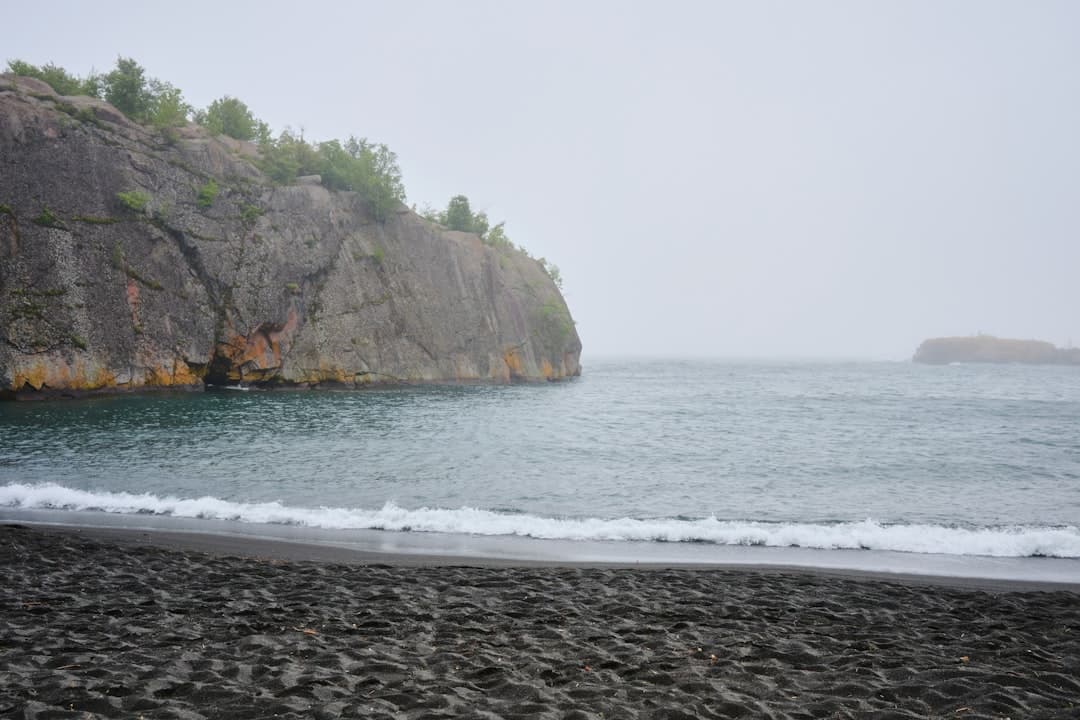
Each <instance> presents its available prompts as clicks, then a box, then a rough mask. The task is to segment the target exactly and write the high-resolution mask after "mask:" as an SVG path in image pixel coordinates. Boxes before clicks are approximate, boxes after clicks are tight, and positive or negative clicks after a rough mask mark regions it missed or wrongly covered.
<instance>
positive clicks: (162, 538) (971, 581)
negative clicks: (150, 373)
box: [0, 517, 1080, 593]
mask: <svg viewBox="0 0 1080 720" xmlns="http://www.w3.org/2000/svg"><path fill="white" fill-rule="evenodd" d="M4 526H7V527H26V528H29V529H32V530H35V531H40V532H43V533H55V534H58V535H68V536H74V537H81V538H87V539H91V540H96V541H102V542H107V543H114V544H116V545H120V546H131V545H135V546H141V547H154V548H160V549H165V550H174V551H180V552H197V553H205V554H207V555H209V556H213V557H228V558H241V559H247V560H266V559H272V560H278V561H286V562H307V563H320V564H347V565H384V566H392V567H433V568H438V567H472V568H485V569H495V568H541V569H542V568H548V569H597V570H619V569H641V570H663V569H678V570H690V571H730V572H745V573H757V574H765V575H775V574H795V575H807V576H811V577H821V578H838V579H849V580H856V581H866V582H888V583H898V584H903V585H916V586H928V587H946V588H954V589H972V590H983V591H991V592H1055V591H1064V592H1073V593H1080V576H1078V577H1077V578H1076V580H1075V581H1074V582H1061V581H1046V580H1030V579H1010V578H990V577H969V576H959V575H938V574H922V573H914V572H889V571H882V570H869V569H858V568H848V567H818V566H814V565H801V564H794V563H790V564H785V563H774V562H770V563H765V562H759V563H754V562H677V561H676V562H671V561H648V560H645V561H634V562H630V561H618V560H601V561H597V560H575V559H572V558H568V559H534V558H516V557H496V556H490V555H488V556H486V555H480V554H440V553H436V552H413V551H409V552H406V551H400V550H399V551H393V550H372V549H362V548H357V547H350V546H345V545H336V544H329V543H324V542H314V541H307V542H305V541H303V540H297V539H288V538H281V537H272V536H262V537H260V536H257V535H240V534H235V533H223V532H206V531H199V530H190V529H185V530H169V529H148V528H130V527H116V526H91V525H76V524H56V523H49V524H37V523H20V522H18V521H17V520H11V519H6V518H3V517H0V527H4ZM751 550H752V549H751ZM822 552H837V551H822ZM841 552H842V551H841ZM1078 570H1080V568H1078Z"/></svg>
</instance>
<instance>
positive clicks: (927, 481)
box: [0, 360, 1080, 557]
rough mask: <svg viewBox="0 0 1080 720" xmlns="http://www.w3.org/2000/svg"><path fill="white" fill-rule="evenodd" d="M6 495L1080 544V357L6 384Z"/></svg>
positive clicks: (647, 537)
mask: <svg viewBox="0 0 1080 720" xmlns="http://www.w3.org/2000/svg"><path fill="white" fill-rule="evenodd" d="M0 439H2V442H0V507H5V508H7V509H9V510H13V511H17V510H19V509H28V508H51V509H66V510H69V511H70V512H73V513H78V512H87V511H97V512H102V511H104V512H110V513H116V514H121V515H124V514H127V515H132V516H139V515H147V514H164V515H176V516H190V517H203V518H218V519H226V520H231V521H235V522H237V523H253V524H259V523H285V524H293V525H310V526H314V527H326V528H355V527H371V528H384V529H389V530H401V529H409V530H432V531H438V532H446V533H470V534H489V535H501V534H506V535H528V536H536V537H552V538H570V539H604V540H616V541H617V540H639V541H640V540H643V541H655V540H669V541H670V540H680V541H698V542H707V543H719V544H750V545H780V546H784V545H799V546H804V547H807V546H808V547H823V548H832V547H835V548H844V547H863V548H877V549H891V550H902V551H908V552H937V553H953V554H985V555H1020V556H1023V555H1057V556H1062V557H1080V531H1078V530H1077V526H1078V525H1080V371H1078V370H1077V369H1076V368H1065V367H1023V366H978V365H961V366H947V367H926V366H919V365H913V364H909V363H794V362H792V363H783V362H733V361H731V362H724V361H671V360H663V361H656V360H635V361H613V360H612V361H595V362H591V363H589V364H588V365H587V367H586V368H585V374H584V375H583V376H582V377H581V378H579V379H577V380H574V381H570V382H565V383H557V384H543V385H522V386H510V387H487V386H435V387H416V388H397V389H386V390H369V391H360V392H256V391H252V392H212V393H202V394H184V395H148V396H129V397H116V398H99V399H87V400H79V401H66V402H61V401H57V402H53V401H48V402H35V403H8V404H3V405H0Z"/></svg>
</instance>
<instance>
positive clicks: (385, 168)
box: [259, 130, 405, 220]
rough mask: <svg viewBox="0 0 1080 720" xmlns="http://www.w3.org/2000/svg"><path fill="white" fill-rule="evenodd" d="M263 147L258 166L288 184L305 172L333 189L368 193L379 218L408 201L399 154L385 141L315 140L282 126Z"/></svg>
mask: <svg viewBox="0 0 1080 720" xmlns="http://www.w3.org/2000/svg"><path fill="white" fill-rule="evenodd" d="M259 148H260V150H261V151H262V157H261V159H260V161H259V167H261V168H262V170H263V172H265V173H266V174H267V175H269V176H270V177H271V178H272V179H273V180H274V181H275V182H278V183H282V184H288V183H291V182H293V181H294V180H295V179H296V178H297V177H299V176H302V175H319V176H320V177H321V178H322V184H323V185H325V186H326V187H328V188H330V189H331V190H352V191H355V192H358V193H360V194H361V195H363V196H364V198H365V199H367V201H368V202H369V203H370V206H371V210H372V213H373V214H374V215H375V217H376V218H378V219H379V220H384V219H386V218H387V217H388V216H389V214H390V212H391V211H392V210H393V209H394V207H395V206H396V205H397V204H398V203H400V202H404V200H405V186H404V184H403V183H402V181H401V168H399V167H398V164H397V155H395V154H394V153H393V152H392V151H391V150H390V148H388V147H386V145H380V144H375V143H372V142H369V141H368V140H367V139H366V138H359V139H357V138H355V137H350V138H349V139H348V140H346V141H345V142H344V143H342V142H341V141H339V140H328V141H326V142H322V143H319V144H317V145H316V144H314V143H309V142H308V141H306V140H304V138H303V137H299V136H297V135H294V134H293V133H292V132H291V131H289V130H283V131H282V132H281V134H280V135H278V137H277V139H270V140H266V141H264V142H262V143H260V145H259Z"/></svg>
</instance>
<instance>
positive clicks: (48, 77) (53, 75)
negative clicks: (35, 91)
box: [7, 60, 101, 97]
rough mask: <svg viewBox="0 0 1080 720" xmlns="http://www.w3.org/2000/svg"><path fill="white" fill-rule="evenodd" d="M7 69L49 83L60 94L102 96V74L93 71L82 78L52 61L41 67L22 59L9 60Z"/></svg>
mask: <svg viewBox="0 0 1080 720" xmlns="http://www.w3.org/2000/svg"><path fill="white" fill-rule="evenodd" d="M7 71H8V72H10V73H13V74H15V75H21V76H22V77H31V78H34V79H36V80H41V81H42V82H45V83H48V85H49V87H51V88H52V89H53V90H55V91H56V93H57V94H58V95H89V96H90V97H100V96H101V76H100V75H95V74H93V73H91V74H90V75H87V76H86V77H85V78H80V77H77V76H75V75H72V74H71V73H69V72H68V71H67V70H65V69H64V68H62V67H60V66H59V65H54V64H52V63H51V62H50V63H45V64H44V65H42V66H40V67H39V66H37V65H31V64H30V63H28V62H23V61H22V60H9V61H8V64H7Z"/></svg>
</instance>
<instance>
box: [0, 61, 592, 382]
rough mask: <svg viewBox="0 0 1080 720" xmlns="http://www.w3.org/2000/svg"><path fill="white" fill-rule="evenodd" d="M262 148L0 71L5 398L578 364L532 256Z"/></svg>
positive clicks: (537, 370) (477, 376)
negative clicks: (375, 204) (264, 169)
mask: <svg viewBox="0 0 1080 720" xmlns="http://www.w3.org/2000/svg"><path fill="white" fill-rule="evenodd" d="M256 152H257V151H256V149H255V147H254V146H252V145H250V144H247V143H241V142H237V141H232V140H231V139H229V138H225V137H217V138H215V137H210V136H209V135H208V134H207V133H206V131H205V130H203V129H201V128H198V127H196V126H188V127H186V128H181V129H179V130H178V131H175V132H171V133H167V134H162V133H160V132H158V131H156V130H153V129H150V128H146V127H143V126H140V125H136V124H134V123H132V122H130V121H129V120H128V119H127V118H126V117H124V116H123V115H122V114H121V113H120V112H118V111H117V110H116V109H115V108H113V107H111V106H109V105H108V104H106V103H104V102H102V101H100V100H95V99H92V98H87V97H59V96H57V95H56V94H55V93H54V92H53V91H52V90H51V89H50V88H49V87H48V86H47V85H45V84H44V83H41V82H38V81H35V80H29V79H24V78H14V77H12V76H10V75H9V76H0V395H2V396H4V397H7V398H12V397H23V396H34V395H41V394H77V393H80V392H87V391H106V392H108V391H118V390H124V389H145V388H153V387H184V388H193V389H199V388H202V387H204V386H205V384H208V383H212V384H228V383H236V382H243V383H252V384H259V385H265V386H314V385H323V384H328V383H330V384H335V385H344V386H359V385H366V384H370V383H398V382H441V381H485V382H496V383H507V382H513V381H519V380H520V381H527V380H545V379H546V380H551V379H558V378H565V377H568V376H573V375H577V374H579V372H580V366H579V362H578V361H579V355H580V350H581V343H580V340H579V339H578V336H577V332H576V331H575V329H574V323H573V320H572V319H571V316H570V313H569V311H568V309H567V307H566V304H565V302H564V301H563V298H562V296H561V294H560V293H559V290H558V288H557V287H556V286H555V284H554V283H553V282H552V280H551V278H550V277H548V275H547V273H546V272H545V271H544V269H543V268H542V267H541V265H540V264H539V263H538V262H537V261H535V260H533V259H532V258H530V257H528V256H527V255H526V254H524V253H522V252H519V251H517V250H513V249H496V248H493V247H489V246H487V245H485V244H484V243H483V242H482V241H481V240H480V238H479V237H477V236H475V235H471V234H466V233H455V232H449V231H446V230H443V229H441V228H440V227H438V226H436V225H433V224H431V223H429V222H428V221H426V220H424V219H423V218H421V217H419V216H417V215H416V214H414V213H412V212H410V211H409V210H407V209H406V208H405V207H404V206H402V207H400V208H399V209H398V210H397V211H396V212H393V213H391V214H390V217H388V218H386V219H385V220H383V221H381V222H380V221H377V220H375V219H374V217H373V215H372V213H371V212H370V209H369V208H368V207H367V205H366V203H365V201H364V199H363V198H362V197H361V196H360V195H358V194H356V193H350V192H332V191H330V190H327V189H326V188H324V187H322V185H321V184H319V181H318V178H307V179H302V181H301V182H299V183H297V184H294V185H290V186H275V185H274V184H272V183H271V182H270V181H269V180H268V179H267V178H266V177H265V176H264V175H263V174H262V173H261V172H260V171H259V170H258V169H257V168H256V166H255V165H254V164H253V162H252V160H253V158H254V157H255V155H256ZM211 180H213V181H214V182H213V183H212V184H211V182H210V181H211ZM214 185H216V193H213V192H209V191H208V190H207V189H208V188H210V189H211V190H212V189H213V186H214ZM200 191H202V195H201V196H200Z"/></svg>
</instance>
